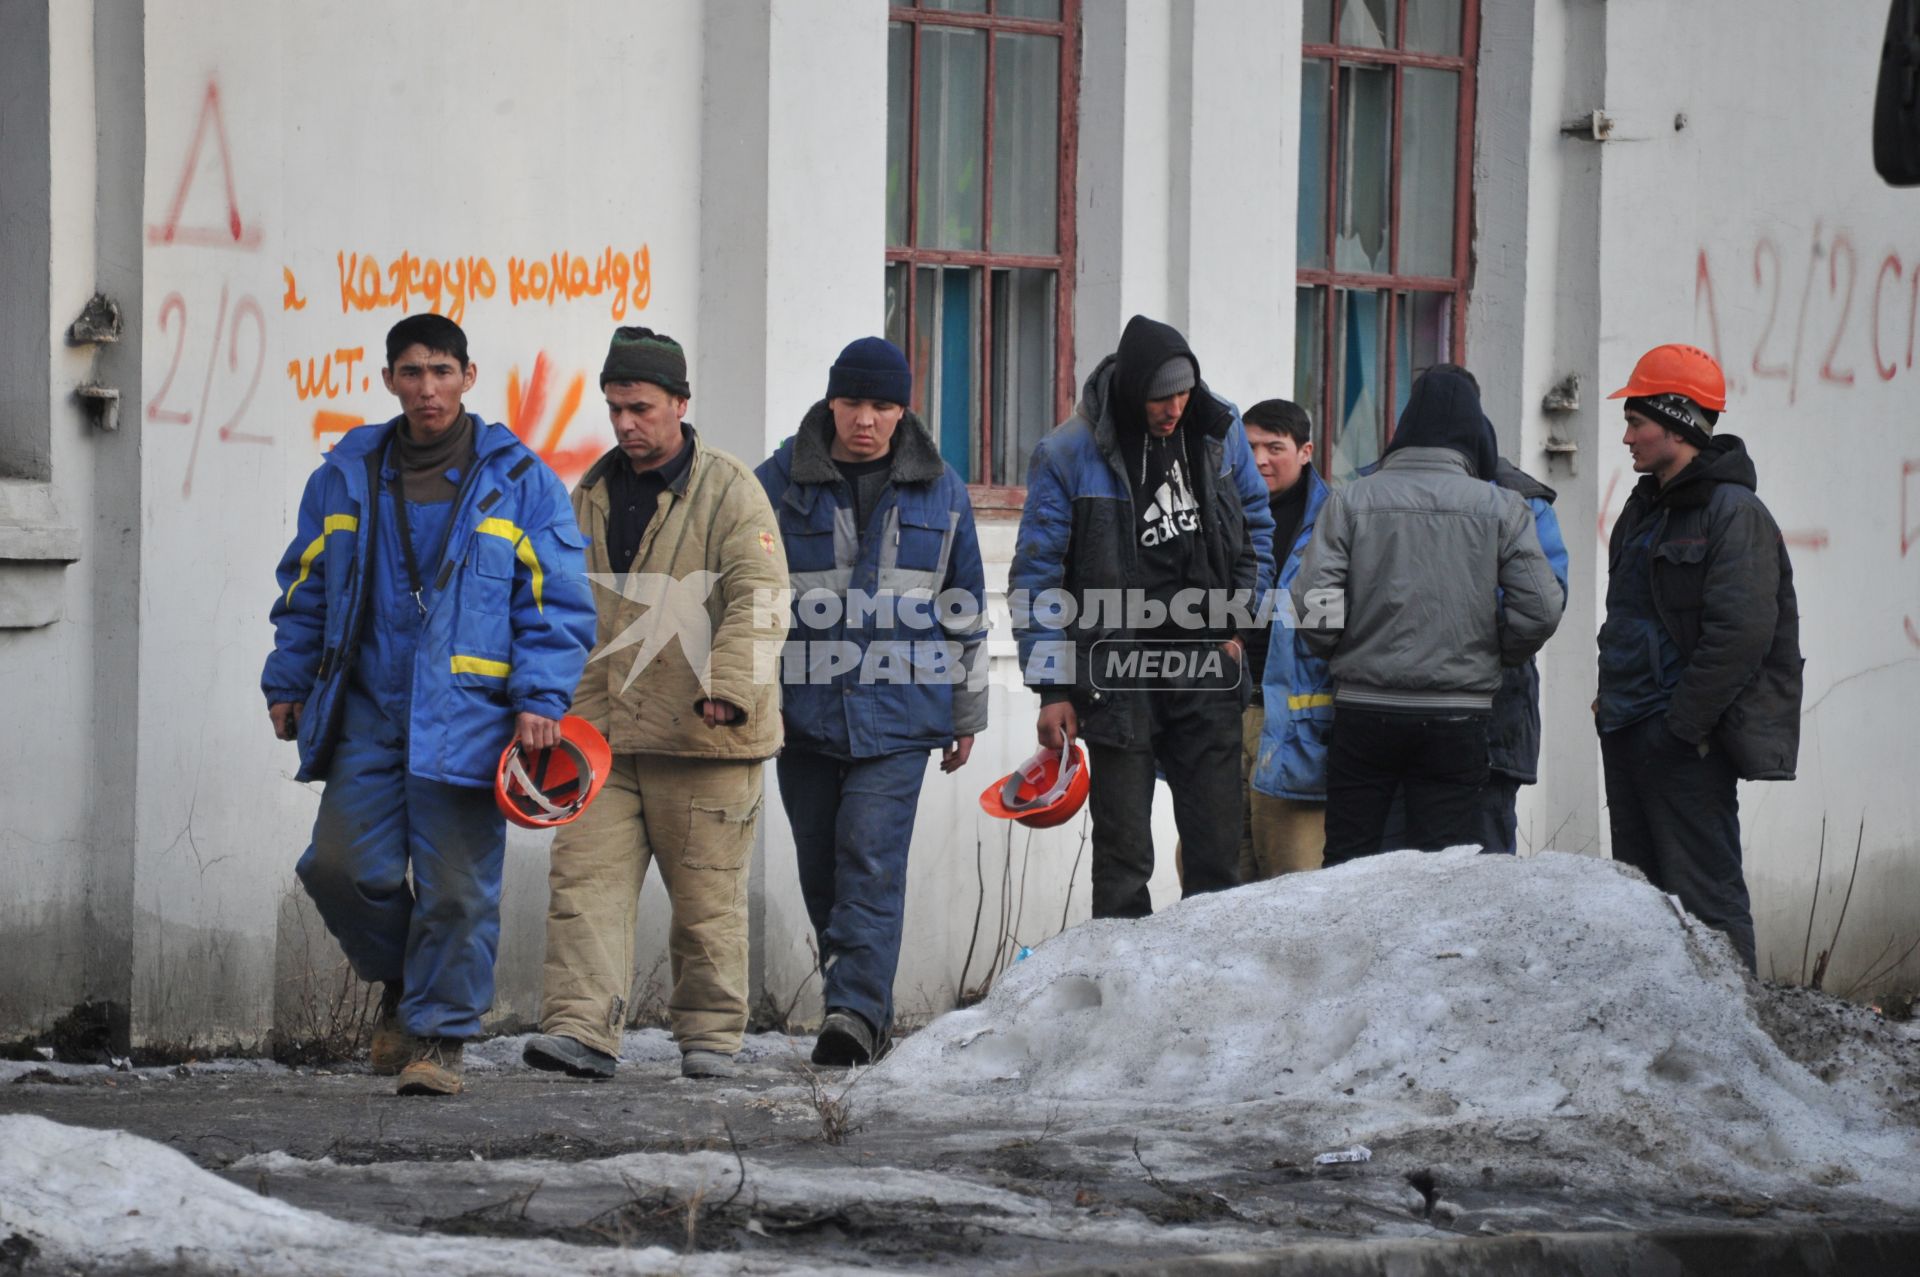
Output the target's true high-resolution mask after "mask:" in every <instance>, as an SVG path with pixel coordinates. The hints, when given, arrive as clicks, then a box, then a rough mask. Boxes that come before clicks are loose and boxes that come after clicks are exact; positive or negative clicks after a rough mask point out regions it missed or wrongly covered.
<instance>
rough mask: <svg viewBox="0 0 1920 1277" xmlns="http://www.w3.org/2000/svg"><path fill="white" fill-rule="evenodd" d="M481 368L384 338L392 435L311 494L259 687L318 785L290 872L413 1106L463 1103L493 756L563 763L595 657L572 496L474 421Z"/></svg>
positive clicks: (449, 343)
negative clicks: (375, 1006) (516, 747)
mask: <svg viewBox="0 0 1920 1277" xmlns="http://www.w3.org/2000/svg"><path fill="white" fill-rule="evenodd" d="M476 371H477V370H476V368H475V366H474V365H473V364H472V363H471V362H469V360H468V359H467V338H466V334H465V333H464V332H462V331H461V330H460V328H459V326H458V325H456V324H454V323H453V322H452V321H451V320H448V319H446V318H443V317H442V316H440V315H412V316H409V317H408V318H406V319H403V320H401V321H400V322H399V323H398V324H395V325H394V326H393V329H392V331H390V332H389V333H388V334H387V365H386V367H385V368H384V369H383V370H382V372H381V379H382V380H383V381H384V382H385V384H386V387H387V389H388V390H389V391H391V392H392V393H393V394H394V395H395V396H396V397H398V399H399V400H400V408H401V415H400V416H398V417H395V418H394V419H393V420H391V421H388V422H385V423H383V424H380V425H366V426H361V427H359V428H358V429H355V430H352V431H350V432H348V434H347V435H346V437H345V438H343V439H342V440H341V441H340V442H339V443H338V444H337V445H335V447H334V448H333V450H332V451H331V452H329V453H328V454H327V455H326V458H325V459H324V460H323V461H322V462H321V464H320V467H319V468H318V469H317V470H315V471H314V473H313V475H312V477H311V478H309V479H308V480H307V487H306V492H305V494H304V495H303V496H302V497H301V500H300V515H299V531H298V532H297V533H296V534H295V536H294V539H293V543H292V544H291V545H289V546H288V547H287V552H286V554H285V555H284V556H283V557H282V559H281V561H280V568H279V597H278V598H277V599H276V600H275V601H274V605H273V611H272V614H271V616H272V620H273V626H274V650H273V652H272V653H271V654H270V655H269V656H268V657H267V663H266V669H265V670H264V672H263V673H262V675H261V679H260V685H261V689H262V691H263V692H265V694H266V698H267V706H268V713H269V715H270V716H271V718H272V720H273V726H274V731H275V733H276V734H277V735H278V736H279V737H280V738H281V739H282V740H297V741H298V742H299V746H300V770H299V772H298V774H297V777H296V778H297V779H299V780H303V781H307V780H323V781H325V782H326V790H325V792H324V793H323V794H322V796H321V799H320V812H319V815H318V817H317V818H316V819H315V821H314V826H313V842H312V844H311V845H310V846H308V848H307V850H306V853H305V854H304V855H302V856H301V857H300V861H299V864H298V865H297V866H296V867H295V872H296V873H297V874H298V875H299V877H300V881H301V883H302V884H303V885H304V886H305V887H306V889H307V893H308V894H309V895H310V896H312V897H313V902H314V905H315V906H316V907H317V908H318V909H319V911H320V916H321V918H322V919H324V920H325V922H326V924H327V930H328V931H330V932H332V933H333V935H334V937H335V938H336V939H337V940H339V942H340V945H341V948H343V949H344V950H345V951H346V954H347V958H348V960H349V961H350V962H352V964H353V968H354V970H355V972H356V973H358V975H359V976H360V978H361V979H363V980H368V981H380V982H382V983H383V984H384V985H385V990H384V992H383V994H382V997H381V1001H380V1021H379V1023H378V1025H377V1026H376V1029H375V1033H374V1043H373V1064H374V1068H375V1070H376V1071H377V1072H382V1073H399V1075H400V1080H399V1085H398V1089H399V1092H400V1094H402V1095H452V1094H456V1093H458V1092H459V1090H460V1089H461V1052H462V1046H463V1044H464V1042H465V1040H466V1039H468V1038H471V1037H474V1036H476V1035H477V1034H478V1033H479V1032H480V1018H481V1016H482V1015H483V1014H484V1013H485V1012H486V1010H487V1009H488V1007H489V1006H491V1005H492V1002H493V963H494V954H495V950H496V947H497V945H498V943H499V937H500V885H501V870H502V866H503V863H504V860H505V854H506V830H505V824H504V821H503V820H502V818H501V816H500V813H499V811H498V809H497V808H496V807H495V806H494V800H493V794H492V792H491V789H492V786H493V781H494V775H495V771H496V769H497V767H498V763H499V758H500V753H501V751H502V750H503V749H505V748H506V746H507V743H508V742H509V741H510V740H513V739H515V738H516V737H517V738H518V739H519V741H520V743H521V744H522V745H523V746H525V747H527V748H533V749H539V748H546V747H548V746H551V745H555V744H558V743H559V739H560V719H561V717H562V716H564V715H565V714H566V712H567V707H568V704H569V703H570V700H571V698H572V695H573V689H574V686H575V684H577V683H578V682H579V680H580V672H581V669H582V668H583V667H584V666H585V664H586V659H587V650H588V648H589V647H590V646H591V645H592V643H593V631H594V610H593V601H592V599H591V598H590V597H589V594H588V587H587V581H586V578H585V576H584V575H583V568H582V559H581V550H582V548H583V546H584V542H583V541H582V540H581V538H580V533H579V530H578V529H577V527H576V526H575V524H574V518H573V511H572V508H571V507H570V506H569V505H568V502H567V493H566V489H565V488H564V487H562V486H561V483H560V480H559V479H558V478H557V477H556V476H555V475H554V473H553V472H552V471H551V470H549V469H548V468H547V467H546V465H545V464H544V463H542V462H541V460H540V459H539V458H538V457H537V456H535V455H534V454H533V452H532V451H530V450H529V449H528V448H527V447H526V446H525V445H524V444H522V443H521V442H520V440H519V439H518V438H517V437H516V436H515V435H514V434H513V432H512V431H510V430H508V429H507V428H506V427H505V426H502V425H491V424H488V423H487V422H485V421H482V420H481V419H480V418H479V417H478V416H477V415H475V414H473V413H469V412H468V411H467V410H466V406H465V404H464V403H463V402H462V396H463V395H464V394H465V393H466V392H467V391H468V390H471V389H472V388H473V384H474V378H475V375H476ZM409 870H411V872H412V883H411V886H410V885H409V883H408V872H409Z"/></svg>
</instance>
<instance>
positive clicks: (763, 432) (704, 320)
mask: <svg viewBox="0 0 1920 1277" xmlns="http://www.w3.org/2000/svg"><path fill="white" fill-rule="evenodd" d="M886 10H887V6H886V4H885V0H857V2H850V0H727V2H725V3H718V4H712V5H709V6H708V8H707V10H706V20H705V28H704V37H703V39H704V56H705V63H706V73H705V76H704V79H703V84H702V91H701V142H700V147H701V191H700V195H701V209H702V215H703V216H702V232H701V254H700V321H699V328H700V333H701V345H700V348H699V349H698V350H696V351H695V352H694V385H695V387H696V390H697V393H698V395H699V400H698V403H699V405H700V411H699V414H698V416H699V420H700V421H701V423H702V426H703V428H704V429H705V430H706V431H707V432H708V437H710V438H712V439H713V440H714V442H715V443H716V444H717V445H718V446H720V447H722V448H726V449H728V450H730V451H733V452H735V453H737V454H738V455H739V456H740V457H742V458H743V459H744V460H746V461H748V462H749V463H750V464H756V463H758V462H759V461H760V460H761V459H762V458H763V457H765V456H766V455H767V454H768V453H769V452H771V451H772V450H773V448H774V447H775V446H776V445H777V444H778V443H779V442H780V441H781V440H782V439H784V438H786V437H787V436H788V435H790V434H792V433H793V430H794V428H795V427H796V426H798V425H799V423H800V418H801V415H802V414H803V413H805V411H806V409H807V408H808V406H809V405H811V404H812V403H813V402H814V401H815V400H817V399H818V398H819V397H820V396H821V394H822V393H823V392H824V391H825V389H826V380H827V369H828V367H829V366H830V365H831V364H832V362H833V359H834V356H835V355H837V354H838V353H839V351H840V348H841V347H842V346H844V345H845V344H846V343H847V342H849V341H851V340H853V339H854V338H856V337H862V336H868V335H873V334H877V333H879V332H880V331H881V327H882V322H883V318H884V314H883V306H884V298H885V294H884V285H883V281H884V278H885V274H884V271H885V251H886V224H885V211H886V205H885V196H886V172H887V166H886V143H887V131H886V130H887V97H886V93H887V78H886V74H885V68H886V65H887V49H886V39H887V22H886ZM772 771H773V769H772V765H771V764H769V766H768V777H767V805H766V808H765V811H764V814H763V817H762V820H761V840H760V842H761V845H760V847H759V848H758V849H757V850H756V852H755V855H754V861H753V868H752V870H751V873H750V875H749V879H748V899H749V907H750V909H751V910H752V923H751V927H752V954H753V971H752V986H751V987H752V996H753V998H754V999H755V1001H756V1003H757V1002H759V1000H760V999H761V998H762V997H763V996H767V997H771V998H772V999H773V1000H774V1001H775V1002H776V1003H777V1004H778V1005H780V1006H785V1005H786V1003H787V1002H788V1001H789V999H790V998H791V996H792V994H793V991H794V990H795V989H797V988H798V987H800V986H801V985H802V984H803V983H804V982H805V981H806V979H807V974H808V972H809V971H810V970H811V966H812V958H811V954H810V951H809V950H808V948H807V944H806V939H807V937H808V936H809V935H810V934H811V927H810V926H809V924H808V922H807V917H806V911H805V909H804V908H803V907H802V904H801V901H800V891H799V878H798V876H797V873H796V871H795V869H794V858H793V843H792V837H791V835H790V833H789V832H788V829H787V824H786V818H785V816H784V814H783V813H782V812H781V810H780V806H779V786H778V784H777V783H776V782H775V781H774V779H773V775H772Z"/></svg>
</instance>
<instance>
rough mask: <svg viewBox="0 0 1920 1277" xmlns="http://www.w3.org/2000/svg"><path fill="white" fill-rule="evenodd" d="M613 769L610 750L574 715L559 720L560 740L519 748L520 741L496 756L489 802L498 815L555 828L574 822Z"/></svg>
mask: <svg viewBox="0 0 1920 1277" xmlns="http://www.w3.org/2000/svg"><path fill="white" fill-rule="evenodd" d="M612 770H613V750H612V749H611V748H609V747H608V745H607V741H606V738H605V737H604V736H602V735H601V734H600V733H599V732H598V731H597V730H595V728H594V726H593V724H592V723H589V722H588V721H587V720H586V719H584V718H581V717H580V716H579V715H577V714H569V715H567V716H566V717H565V718H563V719H561V720H560V743H559V744H558V745H555V746H554V747H553V748H551V749H534V750H529V749H523V748H522V747H521V745H520V742H519V741H518V740H514V741H512V742H510V743H509V744H508V745H507V747H506V749H505V750H503V751H502V752H501V754H500V766H499V768H498V769H497V770H496V771H495V772H494V777H493V801H494V805H495V806H497V807H499V809H500V814H501V815H503V816H505V817H506V818H507V819H508V820H510V821H512V822H513V823H514V824H516V825H520V826H522V827H523V828H526V829H553V828H556V827H557V826H560V825H564V824H566V823H567V822H569V821H572V820H577V819H578V818H579V816H580V813H581V812H583V811H585V810H586V809H587V805H588V804H589V803H591V802H592V801H593V800H594V798H595V796H596V795H598V794H599V792H600V787H601V786H602V785H604V784H606V783H607V773H609V772H610V771H612Z"/></svg>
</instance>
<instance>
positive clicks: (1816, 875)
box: [1800, 811, 1827, 984]
mask: <svg viewBox="0 0 1920 1277" xmlns="http://www.w3.org/2000/svg"><path fill="white" fill-rule="evenodd" d="M1826 863H1827V813H1826V812H1824V811H1823V812H1821V813H1820V856H1819V859H1817V860H1815V861H1814V862H1813V899H1812V900H1810V901H1808V902H1807V938H1806V939H1805V940H1803V941H1801V943H1800V983H1801V984H1805V983H1806V982H1807V953H1808V952H1809V951H1810V950H1811V949H1812V948H1813V915H1814V914H1816V913H1818V912H1819V910H1820V874H1821V871H1822V870H1823V869H1824V868H1825V867H1826Z"/></svg>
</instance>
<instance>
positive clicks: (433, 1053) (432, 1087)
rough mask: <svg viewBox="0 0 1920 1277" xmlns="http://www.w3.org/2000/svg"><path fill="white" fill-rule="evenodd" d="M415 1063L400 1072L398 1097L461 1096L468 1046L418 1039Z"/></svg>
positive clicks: (453, 1041)
mask: <svg viewBox="0 0 1920 1277" xmlns="http://www.w3.org/2000/svg"><path fill="white" fill-rule="evenodd" d="M415 1041H416V1042H417V1043H418V1045H419V1049H418V1050H417V1051H415V1052H414V1056H413V1062H412V1063H410V1064H408V1065H407V1067H406V1068H404V1069H401V1070H400V1084H399V1085H398V1086H396V1087H395V1088H394V1093H395V1094H396V1095H458V1094H460V1091H461V1089H462V1083H461V1081H460V1056H461V1053H462V1052H463V1051H464V1050H465V1048H466V1043H465V1042H463V1041H461V1040H460V1039H459V1038H416V1039H415Z"/></svg>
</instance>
